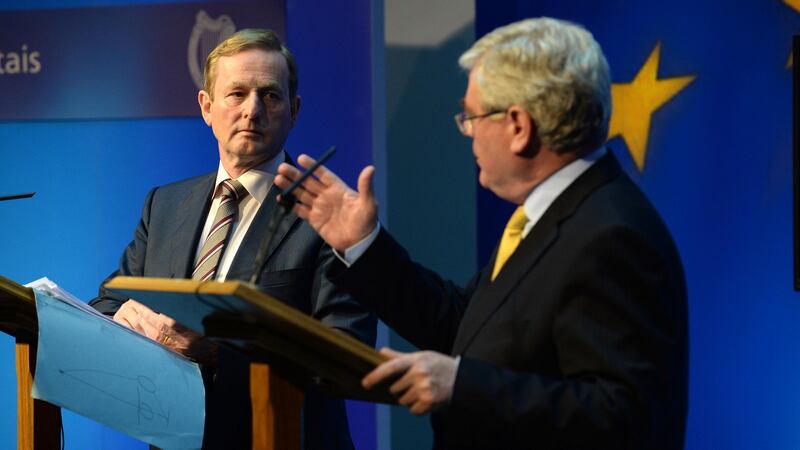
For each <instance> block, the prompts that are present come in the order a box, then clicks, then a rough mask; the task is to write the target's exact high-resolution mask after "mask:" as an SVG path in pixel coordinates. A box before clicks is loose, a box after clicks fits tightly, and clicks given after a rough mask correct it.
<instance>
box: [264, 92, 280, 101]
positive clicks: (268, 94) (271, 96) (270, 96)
mask: <svg viewBox="0 0 800 450" xmlns="http://www.w3.org/2000/svg"><path fill="white" fill-rule="evenodd" d="M264 98H265V99H267V100H280V99H281V96H280V94H278V93H277V92H266V93H265V94H264Z"/></svg>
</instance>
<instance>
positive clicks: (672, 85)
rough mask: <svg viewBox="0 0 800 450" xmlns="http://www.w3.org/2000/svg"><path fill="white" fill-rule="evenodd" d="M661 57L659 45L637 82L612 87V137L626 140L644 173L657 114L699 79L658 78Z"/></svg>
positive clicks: (651, 54)
mask: <svg viewBox="0 0 800 450" xmlns="http://www.w3.org/2000/svg"><path fill="white" fill-rule="evenodd" d="M660 55H661V43H658V44H656V46H655V48H654V49H653V51H652V52H651V53H650V56H649V57H648V58H647V61H645V63H644V65H643V66H642V68H641V69H640V70H639V73H638V74H636V77H635V78H634V79H633V81H631V82H630V83H614V84H613V85H612V86H611V102H612V105H613V113H612V114H611V123H610V125H609V130H608V138H609V139H612V138H614V137H617V136H621V137H622V139H623V140H625V145H627V147H628V151H629V152H630V154H631V157H633V160H634V162H635V163H636V167H638V168H639V170H640V171H642V170H644V162H645V157H646V156H647V139H648V136H649V134H650V122H651V120H652V115H653V113H654V112H655V111H656V110H657V109H658V108H660V107H661V105H663V104H664V103H666V102H668V101H669V100H670V99H672V97H674V96H675V95H677V94H678V92H680V91H681V90H683V88H685V87H686V86H687V85H688V84H689V83H691V82H692V81H693V80H694V79H695V77H694V76H693V75H690V76H683V77H673V78H664V79H658V63H659V59H660Z"/></svg>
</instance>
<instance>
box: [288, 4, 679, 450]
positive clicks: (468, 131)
mask: <svg viewBox="0 0 800 450" xmlns="http://www.w3.org/2000/svg"><path fill="white" fill-rule="evenodd" d="M459 62H460V64H461V66H462V67H463V68H464V69H465V70H467V71H469V83H468V87H467V92H466V95H465V97H464V100H463V108H464V112H462V113H460V114H458V115H456V117H455V119H456V124H457V126H458V128H459V130H460V131H461V132H462V133H463V134H464V135H466V136H468V137H470V138H472V149H473V153H474V155H475V158H476V163H477V165H478V167H479V169H480V175H479V182H480V184H481V186H483V187H485V188H487V189H489V190H491V191H492V192H494V193H495V194H496V195H498V196H499V197H501V198H503V199H505V200H507V201H509V202H511V203H513V204H515V205H518V208H517V210H516V211H515V212H514V214H513V215H512V217H511V219H510V220H509V223H508V225H507V227H506V229H505V231H504V232H503V236H502V237H501V239H500V243H499V245H498V247H497V250H496V251H495V253H494V254H493V256H492V258H491V260H490V261H489V263H488V265H487V266H486V267H485V268H484V269H483V270H482V271H481V272H480V273H479V274H478V275H477V276H476V277H475V278H474V279H473V280H472V281H471V282H470V283H469V284H468V285H467V286H466V287H464V288H460V287H458V286H455V285H454V284H452V283H451V282H449V281H446V280H444V279H442V278H441V277H439V276H438V275H437V274H435V273H433V272H432V271H429V270H427V269H425V268H423V267H421V266H419V265H418V264H415V263H413V262H412V261H411V259H410V257H409V256H408V254H407V253H406V252H405V250H404V249H403V248H402V247H401V246H400V245H399V244H398V243H397V242H396V241H395V240H394V239H393V238H392V237H391V236H390V235H389V233H388V232H386V230H384V229H382V227H380V225H379V224H378V223H377V205H376V202H375V199H374V195H373V191H372V186H371V179H372V175H373V173H374V169H373V168H372V167H368V168H366V169H365V170H364V171H363V172H362V173H361V176H360V177H359V180H358V191H357V192H356V191H353V190H351V189H349V188H348V187H347V186H346V185H345V184H344V183H342V182H341V180H339V179H338V177H336V176H335V175H334V174H333V173H331V172H329V171H328V170H327V169H325V168H322V169H320V170H319V171H318V172H317V175H318V178H317V179H310V180H308V181H307V182H306V183H305V185H304V190H303V191H302V192H300V193H299V194H298V199H299V202H300V203H299V204H298V205H297V206H296V207H295V211H296V212H297V213H298V215H299V216H300V217H302V218H304V219H306V220H307V221H308V222H309V223H310V224H311V225H312V226H313V227H314V228H315V229H316V230H317V231H318V232H319V233H320V235H321V236H322V238H323V239H324V240H325V241H326V242H328V243H329V244H330V245H331V247H333V248H334V249H335V250H336V251H337V253H338V254H339V255H340V260H341V263H340V264H337V265H335V266H333V267H331V269H330V270H329V271H328V275H329V276H330V277H331V279H332V281H333V282H334V283H335V284H337V285H338V286H340V287H342V288H344V289H345V290H347V291H348V292H350V293H351V294H352V295H353V296H354V297H355V298H356V299H357V300H358V301H360V302H361V303H363V304H365V305H367V306H368V307H370V308H371V309H373V310H374V311H375V312H376V313H377V314H378V316H379V317H380V318H381V319H382V320H384V321H385V322H386V323H387V324H388V325H389V326H391V327H392V328H394V329H395V330H396V331H397V332H398V333H399V334H400V335H402V336H403V337H404V338H406V339H408V340H409V341H410V342H412V343H414V344H415V345H417V346H418V347H420V348H421V349H423V351H421V352H415V353H410V354H401V353H398V352H395V351H393V350H390V349H384V350H382V351H383V352H384V354H385V355H387V356H389V357H390V358H391V359H390V360H389V361H387V362H386V363H384V364H382V365H380V366H378V367H377V368H376V369H375V370H374V371H373V372H371V373H370V374H368V375H367V376H366V377H365V378H364V380H363V384H364V385H365V386H367V387H372V386H375V385H377V384H379V383H382V382H388V383H390V386H391V387H390V390H391V392H393V393H394V394H395V395H396V396H397V397H398V400H399V402H400V404H402V405H406V406H408V407H409V409H410V411H411V412H412V413H414V414H423V413H427V412H431V413H432V415H431V420H432V423H433V428H434V446H435V448H437V449H487V448H503V449H515V448H526V449H527V448H544V449H555V448H569V449H574V448H603V449H678V448H682V446H683V435H684V426H685V418H686V405H687V317H686V316H687V312H686V309H687V305H686V287H685V280H684V276H683V269H682V265H681V262H680V258H679V255H678V252H677V250H676V248H675V245H674V243H673V241H672V238H671V237H670V234H669V232H668V230H667V228H666V227H665V225H664V223H663V222H662V220H661V219H660V217H659V216H658V214H657V213H656V211H655V209H654V208H653V207H652V205H651V204H650V203H649V201H648V200H647V199H646V198H645V196H644V195H643V193H642V192H641V191H640V190H639V189H638V187H637V186H636V185H635V184H634V183H633V182H632V181H631V180H630V179H629V178H628V177H627V176H626V175H625V173H624V172H623V171H622V170H621V169H620V166H619V164H618V163H617V161H616V159H615V158H614V155H613V154H612V153H611V152H610V151H608V150H606V149H605V148H604V147H603V144H604V142H605V140H606V136H607V133H608V122H609V117H610V113H611V100H610V76H609V70H608V65H607V63H606V60H605V57H604V56H603V53H602V51H601V49H600V47H599V45H598V44H597V42H595V40H594V38H593V37H592V35H591V34H590V33H588V32H587V31H586V30H584V29H583V28H581V27H579V26H577V25H575V24H571V23H568V22H563V21H559V20H554V19H547V18H540V19H530V20H524V21H521V22H517V23H513V24H511V25H508V26H505V27H501V28H498V29H496V30H494V31H493V32H491V33H489V34H487V35H486V36H484V37H483V38H481V39H480V40H479V41H478V42H476V43H475V44H474V45H473V47H472V48H471V49H469V50H468V51H467V52H465V53H464V54H463V55H462V56H461V58H460V60H459ZM299 162H300V164H301V165H302V166H304V167H309V166H310V165H311V164H312V163H313V160H312V159H311V158H308V157H305V156H302V157H300V159H299ZM298 176H299V171H298V170H297V169H295V168H293V167H291V166H288V165H285V164H284V165H281V166H280V168H279V176H278V177H276V180H275V183H276V184H278V185H279V186H281V187H285V186H287V185H288V184H289V183H290V181H291V180H293V179H296V178H297V177H298Z"/></svg>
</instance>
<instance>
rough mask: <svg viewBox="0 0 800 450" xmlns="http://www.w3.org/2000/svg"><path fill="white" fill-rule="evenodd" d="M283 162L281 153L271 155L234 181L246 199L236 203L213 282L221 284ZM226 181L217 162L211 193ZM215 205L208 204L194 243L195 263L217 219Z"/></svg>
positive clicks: (225, 176) (283, 156)
mask: <svg viewBox="0 0 800 450" xmlns="http://www.w3.org/2000/svg"><path fill="white" fill-rule="evenodd" d="M285 158H286V156H285V154H284V152H283V151H281V152H280V153H278V154H277V155H275V157H274V158H272V159H270V160H269V161H266V162H263V163H261V164H259V165H258V166H256V167H253V168H252V169H250V170H248V171H247V172H245V173H243V174H242V175H241V176H240V177H239V178H237V181H239V182H240V183H242V186H244V188H245V189H247V192H248V194H249V195H248V196H246V197H245V198H243V199H242V201H240V202H239V216H238V217H237V220H236V222H234V223H233V225H232V230H231V234H230V236H229V237H228V244H227V245H226V246H225V251H224V252H223V253H222V258H221V259H220V261H219V266H218V267H217V275H216V278H215V279H216V280H218V281H225V277H226V276H227V275H228V270H229V269H230V267H231V263H232V262H233V258H234V257H235V256H236V253H237V252H238V251H239V246H240V245H241V244H242V240H243V239H244V236H245V234H247V230H248V229H249V228H250V224H251V223H253V218H254V217H255V216H256V212H257V211H258V208H260V207H261V204H262V203H264V201H265V200H266V198H267V193H268V192H269V189H270V188H271V187H272V181H273V180H274V179H275V174H277V173H278V166H279V165H280V164H281V163H282V162H283V161H284V159H285ZM228 178H231V176H230V175H228V172H226V171H225V168H224V167H222V162H221V161H220V163H219V168H218V169H217V179H216V181H215V182H214V189H215V192H216V187H217V186H219V184H220V183H221V182H223V181H224V180H227V179H228ZM219 202H220V199H219V198H215V199H214V200H212V201H211V208H209V210H208V217H206V223H205V226H203V232H202V233H201V234H200V241H199V242H198V243H197V250H196V251H195V257H194V259H195V262H196V261H197V258H199V257H200V250H202V248H203V244H205V242H206V238H207V237H208V232H209V230H210V229H211V227H212V226H213V225H214V217H215V216H216V215H217V209H218V208H219Z"/></svg>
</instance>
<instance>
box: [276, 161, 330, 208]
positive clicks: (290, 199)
mask: <svg viewBox="0 0 800 450" xmlns="http://www.w3.org/2000/svg"><path fill="white" fill-rule="evenodd" d="M334 153H336V146H335V145H332V146H331V148H329V149H328V151H327V152H325V154H324V155H322V157H321V158H320V159H318V160H317V162H315V163H314V164H313V165H312V166H311V167H309V168H308V170H307V171H306V172H305V173H303V174H302V175H300V178H298V179H296V180H294V182H293V183H292V184H290V185H289V187H288V188H286V189H284V190H283V191H281V200H280V204H281V206H283V207H284V208H286V209H289V208H291V207H292V206H294V204H295V203H296V202H297V198H296V197H295V196H294V190H295V189H297V187H298V186H300V185H301V184H303V181H306V178H308V177H310V176H311V174H313V173H314V171H315V170H317V169H318V168H319V166H321V165H323V164H325V163H326V162H327V161H328V160H329V159H331V156H333V154H334Z"/></svg>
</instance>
